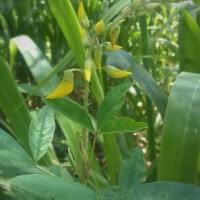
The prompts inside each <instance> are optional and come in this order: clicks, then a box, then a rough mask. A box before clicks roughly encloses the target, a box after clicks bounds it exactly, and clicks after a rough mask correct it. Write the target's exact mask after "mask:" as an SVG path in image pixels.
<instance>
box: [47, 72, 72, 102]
mask: <svg viewBox="0 0 200 200" xmlns="http://www.w3.org/2000/svg"><path fill="white" fill-rule="evenodd" d="M66 71H67V70H66ZM66 71H65V74H64V77H63V79H62V81H61V82H60V84H59V85H58V87H57V88H56V89H55V90H54V91H53V92H52V93H51V94H49V95H48V96H46V97H45V98H46V99H56V98H61V97H64V96H67V95H68V94H70V93H71V92H72V91H73V89H74V74H73V73H72V72H68V71H67V73H66Z"/></svg>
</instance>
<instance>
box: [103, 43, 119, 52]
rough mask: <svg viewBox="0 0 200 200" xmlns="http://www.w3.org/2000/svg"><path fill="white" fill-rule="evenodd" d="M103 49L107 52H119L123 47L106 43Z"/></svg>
mask: <svg viewBox="0 0 200 200" xmlns="http://www.w3.org/2000/svg"><path fill="white" fill-rule="evenodd" d="M103 47H104V49H105V50H107V51H117V50H119V49H122V46H119V45H116V44H115V45H114V46H112V45H111V43H110V42H104V43H103Z"/></svg>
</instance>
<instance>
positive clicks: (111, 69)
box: [103, 65, 132, 78]
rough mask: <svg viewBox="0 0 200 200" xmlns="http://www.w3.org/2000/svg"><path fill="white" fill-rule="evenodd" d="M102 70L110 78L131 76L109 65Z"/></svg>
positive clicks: (129, 73)
mask: <svg viewBox="0 0 200 200" xmlns="http://www.w3.org/2000/svg"><path fill="white" fill-rule="evenodd" d="M103 69H104V71H105V72H106V74H108V76H110V77H112V78H123V77H125V76H129V75H131V74H132V73H131V72H127V71H123V70H120V69H117V68H116V67H113V66H111V65H106V66H105V67H104V68H103Z"/></svg>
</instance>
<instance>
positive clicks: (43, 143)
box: [29, 106, 55, 162]
mask: <svg viewBox="0 0 200 200" xmlns="http://www.w3.org/2000/svg"><path fill="white" fill-rule="evenodd" d="M54 130H55V121H54V112H53V110H52V109H51V108H49V107H48V106H44V107H43V108H42V109H41V110H39V111H38V112H37V114H36V115H35V116H34V118H33V119H32V121H31V124H30V128H29V145H30V148H31V152H32V154H33V158H34V160H35V162H37V161H38V160H39V159H40V158H41V157H42V156H44V154H45V153H46V152H47V150H48V147H49V145H50V143H51V142H52V139H53V134H54Z"/></svg>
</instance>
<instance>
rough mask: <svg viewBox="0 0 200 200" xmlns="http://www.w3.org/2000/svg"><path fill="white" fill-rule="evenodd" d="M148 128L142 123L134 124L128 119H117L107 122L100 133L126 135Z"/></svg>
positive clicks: (133, 121) (134, 122)
mask: <svg viewBox="0 0 200 200" xmlns="http://www.w3.org/2000/svg"><path fill="white" fill-rule="evenodd" d="M145 128H148V127H147V125H146V124H145V123H143V122H136V121H135V120H133V119H131V118H128V117H117V118H115V119H113V120H111V121H110V122H108V123H107V124H106V125H105V126H104V127H103V128H102V129H100V132H101V133H126V132H136V131H139V130H142V129H145Z"/></svg>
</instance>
